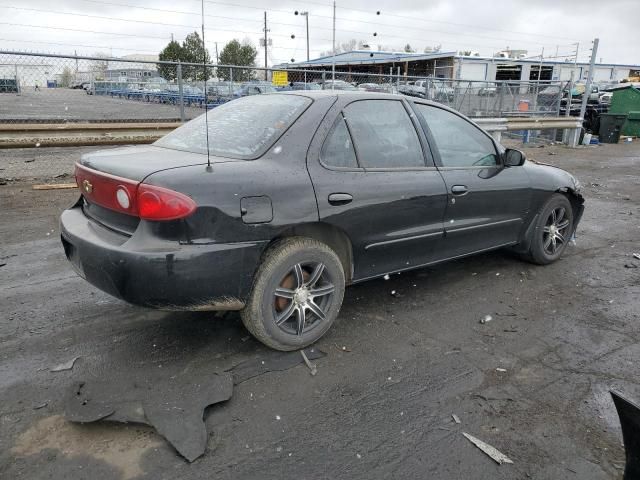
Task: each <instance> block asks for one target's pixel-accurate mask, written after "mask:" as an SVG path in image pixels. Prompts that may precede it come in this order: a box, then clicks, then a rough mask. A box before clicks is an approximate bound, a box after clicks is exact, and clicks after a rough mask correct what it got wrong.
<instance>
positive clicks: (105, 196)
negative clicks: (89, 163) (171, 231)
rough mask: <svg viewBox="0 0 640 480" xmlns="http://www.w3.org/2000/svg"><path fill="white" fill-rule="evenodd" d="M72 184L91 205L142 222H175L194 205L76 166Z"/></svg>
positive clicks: (164, 191) (179, 197)
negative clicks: (135, 217)
mask: <svg viewBox="0 0 640 480" xmlns="http://www.w3.org/2000/svg"><path fill="white" fill-rule="evenodd" d="M75 174H76V183H77V184H78V188H79V189H80V192H81V193H82V195H83V196H84V197H85V198H86V199H87V200H88V201H89V202H91V203H95V204H97V205H100V206H101V207H105V208H108V209H110V210H115V211H118V212H121V213H126V214H127V215H135V216H139V217H140V218H144V219H146V220H156V221H162V220H177V219H179V218H184V217H187V216H189V215H191V214H192V213H193V212H194V211H195V209H196V204H195V202H194V201H193V200H192V199H191V198H189V197H188V196H186V195H184V194H182V193H178V192H174V191H173V190H169V189H168V188H163V187H156V186H154V185H147V184H144V183H138V182H135V181H133V180H129V179H126V178H122V177H116V176H115V175H110V174H108V173H103V172H98V171H96V170H92V169H90V168H86V167H83V166H82V165H78V164H76V171H75Z"/></svg>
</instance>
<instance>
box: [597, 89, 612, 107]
mask: <svg viewBox="0 0 640 480" xmlns="http://www.w3.org/2000/svg"><path fill="white" fill-rule="evenodd" d="M612 98H613V92H604V93H602V94H601V95H600V103H605V104H607V105H611V99H612Z"/></svg>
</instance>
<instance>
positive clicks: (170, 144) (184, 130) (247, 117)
mask: <svg viewBox="0 0 640 480" xmlns="http://www.w3.org/2000/svg"><path fill="white" fill-rule="evenodd" d="M311 103H312V101H311V99H310V98H307V97H302V96H299V95H284V94H273V95H252V96H248V97H242V98H239V99H237V100H233V101H231V102H227V103H225V104H223V105H220V106H219V107H216V108H214V109H212V110H209V112H208V113H207V114H206V115H207V117H208V123H209V152H210V153H211V155H217V156H221V157H229V158H239V159H252V158H258V157H259V156H260V155H262V154H263V153H264V152H266V151H267V150H268V149H269V148H270V147H271V145H273V144H274V143H275V141H276V140H277V139H278V138H280V136H281V135H282V134H283V133H284V132H285V131H286V130H287V128H289V126H290V125H291V124H292V123H293V122H295V121H296V119H297V118H298V117H299V116H300V115H301V114H302V112H304V110H305V109H306V108H307V107H308V106H309V105H311ZM205 125H206V122H205V116H204V115H201V116H199V117H198V118H196V119H194V120H192V121H190V122H188V123H186V124H185V125H183V126H181V127H180V128H177V129H175V130H174V131H173V132H171V133H169V134H168V135H165V136H164V137H162V138H161V139H160V140H158V141H157V142H155V143H154V145H156V146H158V147H163V148H170V149H173V150H183V151H187V152H194V153H207V132H206V129H205Z"/></svg>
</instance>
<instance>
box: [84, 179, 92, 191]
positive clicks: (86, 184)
mask: <svg viewBox="0 0 640 480" xmlns="http://www.w3.org/2000/svg"><path fill="white" fill-rule="evenodd" d="M82 190H84V191H85V192H86V193H91V192H93V185H91V182H90V181H89V180H83V181H82Z"/></svg>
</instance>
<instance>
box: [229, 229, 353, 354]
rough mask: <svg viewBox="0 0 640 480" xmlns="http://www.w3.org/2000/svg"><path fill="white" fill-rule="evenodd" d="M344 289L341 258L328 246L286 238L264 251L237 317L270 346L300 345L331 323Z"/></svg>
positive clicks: (295, 347)
mask: <svg viewBox="0 0 640 480" xmlns="http://www.w3.org/2000/svg"><path fill="white" fill-rule="evenodd" d="M344 288H345V278H344V270H343V268H342V263H341V262H340V259H339V258H338V256H337V255H336V254H335V252H334V251H333V250H331V248H329V247H328V246H327V245H325V244H324V243H322V242H319V241H317V240H314V239H311V238H305V237H291V238H286V239H283V240H280V241H278V242H277V243H276V244H274V245H273V246H272V247H270V249H269V250H268V251H267V253H266V254H265V256H264V258H263V261H262V264H261V265H260V266H259V268H258V271H257V273H256V276H255V280H254V285H253V288H252V290H251V294H250V295H249V299H248V301H247V304H246V305H245V308H244V309H243V310H242V311H241V312H240V316H241V318H242V322H243V323H244V325H245V327H246V328H247V330H249V332H251V334H252V335H253V336H254V337H255V338H256V339H258V340H259V341H260V342H262V343H264V344H265V345H267V346H268V347H271V348H274V349H276V350H282V351H289V350H298V349H300V348H304V347H306V346H308V345H311V344H312V343H314V342H316V341H318V340H319V339H320V338H321V337H322V336H323V335H324V334H325V333H326V332H327V331H328V330H329V328H330V327H331V325H332V324H333V323H334V322H335V320H336V318H337V316H338V312H339V311H340V306H341V305H342V299H343V297H344Z"/></svg>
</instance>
